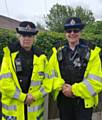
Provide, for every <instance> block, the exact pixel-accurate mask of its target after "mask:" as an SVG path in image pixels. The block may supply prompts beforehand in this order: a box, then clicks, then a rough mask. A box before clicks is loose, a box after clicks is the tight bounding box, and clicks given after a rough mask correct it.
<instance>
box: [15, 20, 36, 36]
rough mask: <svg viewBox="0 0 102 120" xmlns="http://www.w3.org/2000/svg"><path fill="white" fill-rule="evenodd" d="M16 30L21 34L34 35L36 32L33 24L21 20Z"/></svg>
mask: <svg viewBox="0 0 102 120" xmlns="http://www.w3.org/2000/svg"><path fill="white" fill-rule="evenodd" d="M16 31H17V33H19V34H21V35H36V34H37V33H38V30H37V29H36V26H35V24H34V23H32V22H29V21H23V22H21V23H20V24H19V26H18V27H17V28H16Z"/></svg>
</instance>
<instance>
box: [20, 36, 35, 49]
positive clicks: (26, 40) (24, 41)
mask: <svg viewBox="0 0 102 120" xmlns="http://www.w3.org/2000/svg"><path fill="white" fill-rule="evenodd" d="M33 42H34V36H33V35H21V36H20V45H21V46H22V47H23V48H24V49H25V50H30V49H31V47H32V45H33Z"/></svg>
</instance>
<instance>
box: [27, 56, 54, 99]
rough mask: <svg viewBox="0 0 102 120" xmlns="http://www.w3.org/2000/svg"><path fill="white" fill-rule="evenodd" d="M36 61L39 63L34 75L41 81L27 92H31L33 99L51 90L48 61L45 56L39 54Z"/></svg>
mask: <svg viewBox="0 0 102 120" xmlns="http://www.w3.org/2000/svg"><path fill="white" fill-rule="evenodd" d="M37 62H38V64H39V66H38V67H39V68H38V70H37V73H35V74H36V76H35V77H36V79H39V80H40V81H41V82H40V85H39V87H38V88H37V89H36V90H34V88H33V89H32V90H29V93H30V94H32V96H33V97H34V99H35V100H37V99H41V98H43V97H44V96H46V95H47V94H48V93H50V92H51V91H52V81H51V80H49V71H48V61H47V58H46V56H45V55H41V57H40V58H39V60H38V61H37Z"/></svg>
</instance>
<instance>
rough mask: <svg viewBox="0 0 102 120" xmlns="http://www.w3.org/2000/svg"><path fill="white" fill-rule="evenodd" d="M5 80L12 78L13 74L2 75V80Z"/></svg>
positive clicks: (0, 77)
mask: <svg viewBox="0 0 102 120" xmlns="http://www.w3.org/2000/svg"><path fill="white" fill-rule="evenodd" d="M3 78H12V74H11V73H7V74H2V75H1V76H0V80H1V79H3Z"/></svg>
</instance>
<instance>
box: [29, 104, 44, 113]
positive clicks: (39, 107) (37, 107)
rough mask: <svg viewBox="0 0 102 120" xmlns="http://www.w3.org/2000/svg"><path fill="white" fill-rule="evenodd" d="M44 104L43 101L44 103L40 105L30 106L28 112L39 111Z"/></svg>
mask: <svg viewBox="0 0 102 120" xmlns="http://www.w3.org/2000/svg"><path fill="white" fill-rule="evenodd" d="M43 106H44V103H42V104H41V105H39V106H34V107H28V112H35V111H38V110H40V109H41V108H42V107H43Z"/></svg>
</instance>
